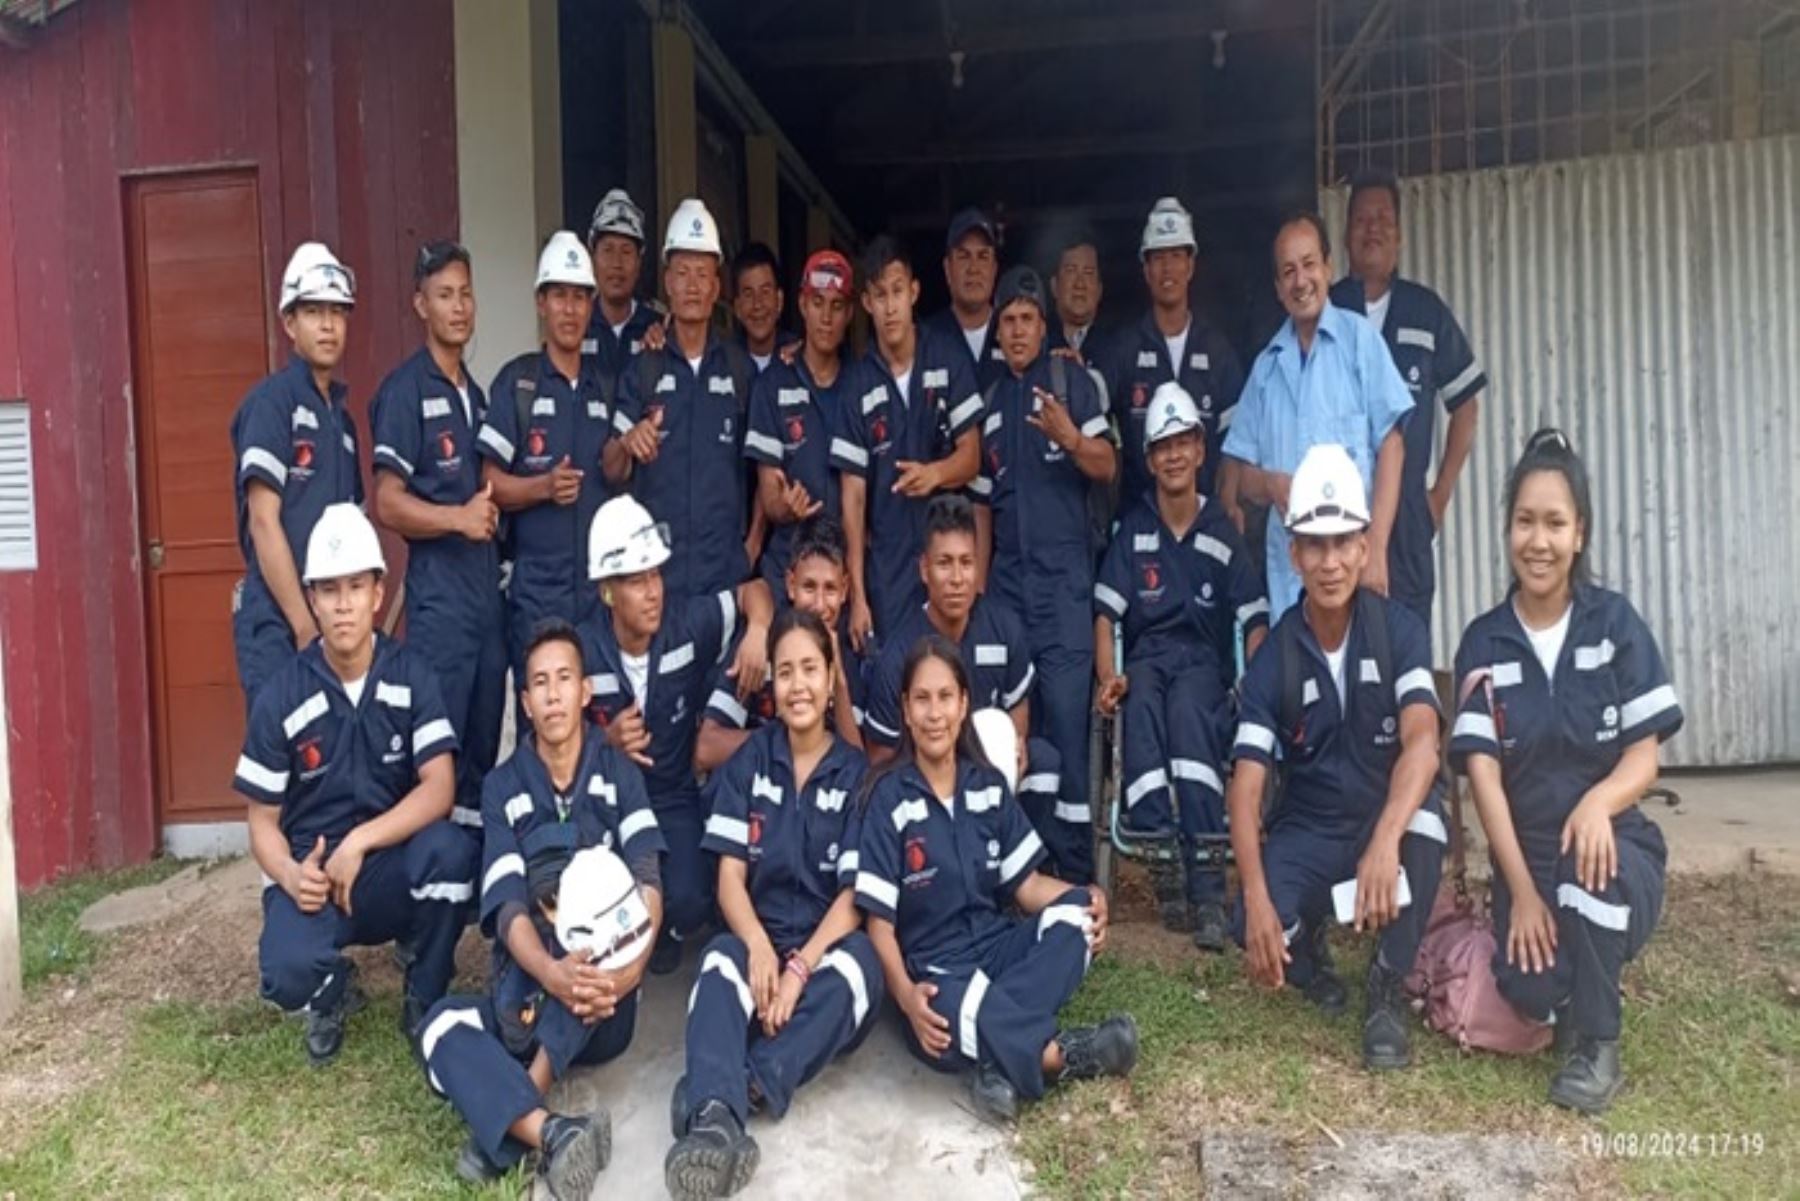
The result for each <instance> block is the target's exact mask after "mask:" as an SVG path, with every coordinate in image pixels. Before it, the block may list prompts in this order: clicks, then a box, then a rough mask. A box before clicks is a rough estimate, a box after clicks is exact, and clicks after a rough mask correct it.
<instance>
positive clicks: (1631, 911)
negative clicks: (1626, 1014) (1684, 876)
mask: <svg viewBox="0 0 1800 1201" xmlns="http://www.w3.org/2000/svg"><path fill="white" fill-rule="evenodd" d="M1613 843H1614V846H1615V847H1616V848H1617V850H1618V857H1619V874H1618V875H1616V876H1614V877H1613V878H1612V879H1611V880H1610V881H1608V882H1607V885H1606V887H1605V888H1603V889H1599V890H1594V889H1587V888H1583V887H1582V886H1581V884H1580V882H1579V881H1578V880H1577V878H1576V871H1575V867H1576V865H1575V857H1574V855H1572V854H1571V855H1564V856H1562V857H1561V858H1560V859H1559V860H1557V864H1556V896H1555V908H1554V910H1553V912H1554V913H1555V914H1556V933H1557V947H1556V954H1557V958H1558V959H1561V958H1562V957H1563V956H1565V955H1566V956H1568V957H1569V963H1570V969H1571V971H1572V972H1573V974H1574V979H1573V982H1572V987H1571V1000H1570V1007H1569V1013H1570V1017H1571V1019H1572V1020H1573V1021H1574V1023H1575V1029H1576V1031H1577V1032H1578V1033H1580V1034H1584V1035H1586V1036H1588V1037H1589V1038H1598V1039H1616V1038H1618V1037H1619V1024H1620V996H1619V976H1620V974H1621V973H1622V972H1623V971H1624V970H1625V963H1626V961H1627V960H1629V959H1631V958H1632V957H1634V956H1635V955H1636V954H1637V953H1638V952H1639V951H1640V950H1642V949H1643V947H1644V944H1645V943H1646V942H1648V941H1649V939H1650V934H1651V932H1652V931H1653V930H1655V928H1656V922H1657V919H1658V918H1659V917H1660V916H1661V914H1662V902H1663V887H1664V880H1663V872H1664V865H1663V860H1662V859H1661V857H1660V856H1659V855H1657V854H1656V852H1655V851H1653V850H1651V849H1650V848H1647V847H1646V846H1644V845H1643V844H1641V843H1639V842H1638V841H1637V838H1636V837H1635V836H1633V835H1625V836H1618V837H1615V838H1614V839H1613ZM1657 849H1659V850H1660V847H1659V848H1657Z"/></svg>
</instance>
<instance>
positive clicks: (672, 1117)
mask: <svg viewBox="0 0 1800 1201" xmlns="http://www.w3.org/2000/svg"><path fill="white" fill-rule="evenodd" d="M687 1125H688V1098H687V1077H686V1076H683V1077H682V1078H681V1079H679V1080H677V1081H676V1082H675V1087H674V1088H673V1089H671V1090H670V1091H669V1137H670V1138H680V1137H681V1136H682V1135H684V1134H686V1133H687Z"/></svg>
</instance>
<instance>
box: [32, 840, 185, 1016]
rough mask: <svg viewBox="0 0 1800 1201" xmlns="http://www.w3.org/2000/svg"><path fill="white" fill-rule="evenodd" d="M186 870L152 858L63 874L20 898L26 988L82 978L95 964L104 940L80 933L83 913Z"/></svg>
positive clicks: (174, 861) (175, 863)
mask: <svg viewBox="0 0 1800 1201" xmlns="http://www.w3.org/2000/svg"><path fill="white" fill-rule="evenodd" d="M187 866H190V865H189V864H186V863H183V862H181V861H180V860H177V859H152V860H151V861H150V862H149V863H145V864H141V865H139V866H137V867H127V868H121V869H119V870H117V871H106V872H81V873H78V874H76V875H72V876H64V877H63V878H62V879H61V880H58V881H57V882H56V883H54V884H48V885H45V886H44V887H43V888H39V889H37V890H36V891H34V892H28V893H26V894H24V895H23V896H21V897H20V898H19V942H20V958H21V961H22V970H23V975H24V978H25V987H26V988H30V987H32V986H33V985H34V984H37V983H39V982H41V981H44V980H47V979H49V978H50V977H51V976H58V975H69V974H80V973H81V972H83V971H86V970H87V968H88V967H89V966H90V965H91V964H92V963H93V961H94V955H95V952H97V951H98V950H99V948H100V945H101V942H102V937H101V936H98V935H93V934H88V933H86V932H84V931H83V930H82V929H81V913H82V910H84V909H86V908H87V907H88V906H89V905H91V904H93V903H94V902H95V901H97V900H99V899H100V898H101V897H104V896H107V895H109V894H111V893H115V892H123V891H124V890H125V889H128V888H136V887H138V886H140V885H144V884H154V883H156V882H157V881H159V880H166V879H168V878H169V877H170V876H172V875H174V874H175V873H176V872H178V871H180V870H181V869H182V868H184V867H187Z"/></svg>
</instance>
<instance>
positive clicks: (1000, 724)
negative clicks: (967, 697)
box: [969, 709, 1019, 792]
mask: <svg viewBox="0 0 1800 1201" xmlns="http://www.w3.org/2000/svg"><path fill="white" fill-rule="evenodd" d="M969 720H970V721H972V722H974V723H975V740H976V741H977V742H979V743H981V753H982V754H984V755H986V756H987V757H988V762H990V763H992V764H993V765H994V766H995V767H997V768H999V769H1000V774H1001V775H1003V776H1005V777H1006V787H1007V790H1008V791H1010V792H1017V791H1018V790H1019V728H1018V727H1017V726H1015V725H1013V719H1012V714H1010V713H1008V712H1006V710H1004V709H977V710H975V712H974V714H973V716H971V717H970V718H969Z"/></svg>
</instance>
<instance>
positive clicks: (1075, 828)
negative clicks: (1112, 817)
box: [1018, 738, 1094, 857]
mask: <svg viewBox="0 0 1800 1201" xmlns="http://www.w3.org/2000/svg"><path fill="white" fill-rule="evenodd" d="M1062 767H1063V759H1062V754H1061V753H1060V752H1059V751H1058V750H1057V749H1056V748H1055V747H1054V746H1052V745H1051V743H1050V740H1049V739H1048V738H1031V739H1029V740H1028V741H1027V743H1026V767H1025V776H1024V778H1023V779H1021V780H1020V781H1019V789H1018V798H1019V807H1020V808H1022V809H1024V810H1025V816H1026V817H1027V818H1028V819H1029V820H1030V822H1031V828H1032V829H1034V830H1036V831H1037V832H1038V837H1039V838H1041V839H1043V841H1044V845H1045V846H1046V847H1047V848H1051V855H1052V857H1054V856H1055V850H1054V848H1056V847H1062V846H1070V845H1074V844H1076V843H1079V842H1080V841H1081V840H1082V839H1085V838H1087V837H1089V835H1090V832H1091V831H1092V829H1093V822H1094V814H1093V810H1092V809H1091V808H1089V806H1088V805H1087V804H1086V803H1085V802H1080V803H1077V802H1072V801H1069V800H1067V799H1065V795H1064V792H1063V780H1062Z"/></svg>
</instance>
